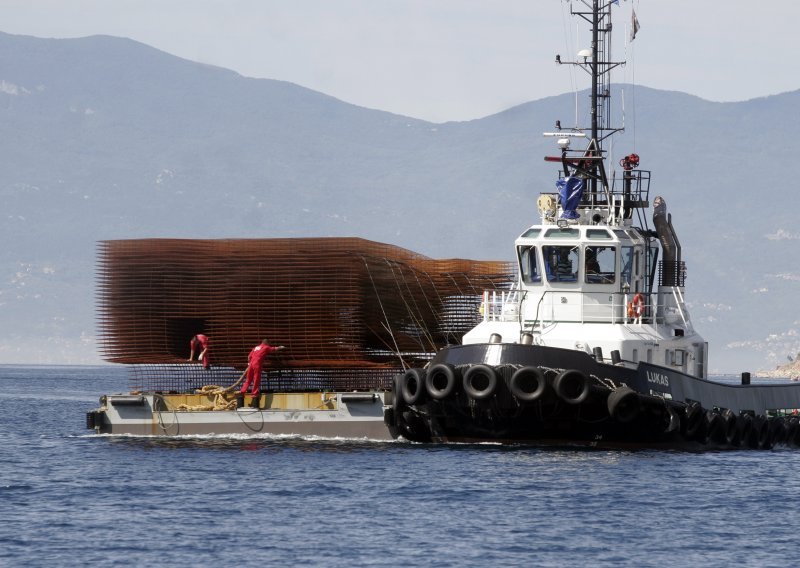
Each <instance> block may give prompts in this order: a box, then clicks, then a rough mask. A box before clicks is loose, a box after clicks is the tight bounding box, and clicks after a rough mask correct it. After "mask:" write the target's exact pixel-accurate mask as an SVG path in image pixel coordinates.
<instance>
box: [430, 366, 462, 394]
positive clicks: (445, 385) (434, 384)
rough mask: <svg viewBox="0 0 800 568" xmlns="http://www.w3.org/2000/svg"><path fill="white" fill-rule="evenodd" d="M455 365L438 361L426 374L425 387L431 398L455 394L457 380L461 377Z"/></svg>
mask: <svg viewBox="0 0 800 568" xmlns="http://www.w3.org/2000/svg"><path fill="white" fill-rule="evenodd" d="M457 374H459V373H458V371H457V370H456V368H455V367H453V366H452V365H449V364H447V363H437V364H436V365H434V366H433V367H431V368H430V369H428V374H427V375H426V376H425V388H426V389H427V390H428V394H429V395H431V398H435V399H436V400H442V399H445V398H447V397H448V396H450V395H451V394H453V392H454V391H455V390H456V382H457V381H458V380H459V379H460V378H461V377H460V374H459V376H458V377H457V376H456V375H457Z"/></svg>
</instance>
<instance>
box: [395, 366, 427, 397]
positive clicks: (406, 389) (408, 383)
mask: <svg viewBox="0 0 800 568" xmlns="http://www.w3.org/2000/svg"><path fill="white" fill-rule="evenodd" d="M424 391H425V371H424V370H423V369H409V370H408V371H406V372H405V374H404V375H403V378H402V379H401V380H400V392H402V393H403V400H405V401H406V404H417V403H418V402H421V400H420V399H421V398H422V393H423V392H424Z"/></svg>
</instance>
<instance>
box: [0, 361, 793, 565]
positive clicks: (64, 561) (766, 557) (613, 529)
mask: <svg viewBox="0 0 800 568" xmlns="http://www.w3.org/2000/svg"><path fill="white" fill-rule="evenodd" d="M126 388H127V378H126V375H125V373H124V371H123V370H121V369H119V368H117V367H39V366H29V367H18V366H0V407H1V408H2V412H1V414H0V416H2V418H0V421H1V422H0V565H5V566H76V565H83V564H100V563H102V564H104V565H114V566H126V565H129V566H153V565H166V566H233V565H243V566H295V565H310V566H404V565H406V566H577V565H584V564H588V565H593V566H594V565H598V566H618V565H628V566H671V565H679V566H699V565H704V566H728V565H731V564H737V565H743V566H786V565H790V564H794V563H795V562H796V557H797V552H798V550H800V545H799V544H798V541H800V536H799V535H798V533H799V531H798V530H797V529H796V528H795V522H796V521H795V517H796V507H797V502H798V497H800V481H799V480H798V472H799V471H800V450H788V449H779V450H774V451H766V452H755V451H746V450H742V451H728V452H707V453H687V452H674V451H637V452H630V451H586V450H583V451H577V450H576V451H565V450H545V449H537V448H531V447H524V446H500V445H492V444H481V445H421V444H410V443H406V442H376V441H368V440H343V439H320V438H295V437H276V436H264V435H262V436H253V437H245V436H228V437H219V436H216V437H214V436H209V437H191V438H172V439H164V438H150V437H129V436H98V435H95V434H94V433H92V432H91V431H89V430H86V429H85V415H86V412H87V411H89V410H92V409H94V408H96V407H97V406H98V402H97V399H98V396H99V395H100V394H104V393H109V392H123V391H125V390H126Z"/></svg>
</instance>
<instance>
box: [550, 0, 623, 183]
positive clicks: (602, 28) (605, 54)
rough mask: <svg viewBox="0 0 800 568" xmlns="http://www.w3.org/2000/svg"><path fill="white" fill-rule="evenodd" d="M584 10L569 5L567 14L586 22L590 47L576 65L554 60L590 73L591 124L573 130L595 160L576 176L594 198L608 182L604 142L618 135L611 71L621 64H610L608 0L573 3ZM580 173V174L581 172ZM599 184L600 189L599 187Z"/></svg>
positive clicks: (583, 52)
mask: <svg viewBox="0 0 800 568" xmlns="http://www.w3.org/2000/svg"><path fill="white" fill-rule="evenodd" d="M576 3H578V4H582V5H583V6H585V8H580V7H578V9H575V7H574V6H573V5H572V4H571V5H570V13H571V14H572V15H573V16H578V17H580V18H582V19H584V20H586V21H587V22H588V23H589V24H590V25H591V29H592V35H591V38H592V39H591V46H590V48H589V49H581V50H580V51H579V52H578V54H577V55H578V59H577V60H576V61H562V60H561V56H560V55H557V56H556V63H559V64H563V65H576V66H578V67H580V68H581V69H583V70H584V71H586V72H587V73H589V75H590V77H591V89H590V98H591V109H590V114H591V124H590V125H589V127H580V126H577V125H576V127H575V130H577V131H580V132H585V133H588V134H589V135H590V137H591V138H590V141H589V146H588V147H587V149H586V156H588V157H592V158H594V160H591V161H588V162H587V164H586V165H585V166H584V167H583V168H580V169H579V171H577V172H576V173H580V174H584V175H586V177H587V178H588V180H589V182H590V191H591V193H593V194H597V193H598V190H599V191H602V192H605V193H607V192H608V180H607V179H606V172H605V168H604V166H603V158H604V157H605V156H604V151H603V141H604V140H605V139H606V138H608V137H609V136H611V135H612V134H614V133H615V132H620V131H622V130H623V129H622V128H615V127H612V126H611V125H610V114H611V112H610V111H611V70H612V69H614V68H615V67H617V66H619V65H624V64H625V62H624V61H611V30H612V25H611V4H612V1H611V0H576ZM581 170H583V171H581ZM598 182H599V185H600V187H598Z"/></svg>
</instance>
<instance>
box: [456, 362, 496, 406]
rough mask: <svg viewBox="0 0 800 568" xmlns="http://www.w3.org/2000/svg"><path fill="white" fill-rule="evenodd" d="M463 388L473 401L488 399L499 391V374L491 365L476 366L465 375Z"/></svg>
mask: <svg viewBox="0 0 800 568" xmlns="http://www.w3.org/2000/svg"><path fill="white" fill-rule="evenodd" d="M463 386H464V392H465V393H467V396H469V397H470V398H471V399H472V400H484V399H487V398H489V397H490V396H492V395H493V394H494V391H495V390H497V372H496V371H495V370H494V369H493V368H492V367H490V366H489V365H474V366H472V367H470V368H469V369H467V372H466V373H464V380H463Z"/></svg>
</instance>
